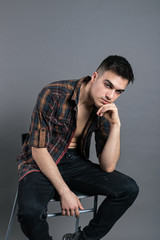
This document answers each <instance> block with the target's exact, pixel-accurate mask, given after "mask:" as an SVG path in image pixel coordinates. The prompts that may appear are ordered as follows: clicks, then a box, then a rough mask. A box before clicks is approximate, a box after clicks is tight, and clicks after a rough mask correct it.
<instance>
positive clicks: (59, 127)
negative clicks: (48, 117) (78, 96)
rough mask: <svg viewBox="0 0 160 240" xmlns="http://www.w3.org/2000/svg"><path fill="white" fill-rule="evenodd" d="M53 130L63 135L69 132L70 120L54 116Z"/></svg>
mask: <svg viewBox="0 0 160 240" xmlns="http://www.w3.org/2000/svg"><path fill="white" fill-rule="evenodd" d="M51 122H52V131H53V133H56V134H57V135H63V134H65V133H68V132H69V129H70V121H69V119H64V118H63V119H60V118H52V121H51Z"/></svg>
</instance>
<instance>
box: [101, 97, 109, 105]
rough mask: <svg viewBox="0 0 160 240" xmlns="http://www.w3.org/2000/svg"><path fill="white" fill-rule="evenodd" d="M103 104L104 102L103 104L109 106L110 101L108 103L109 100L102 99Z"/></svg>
mask: <svg viewBox="0 0 160 240" xmlns="http://www.w3.org/2000/svg"><path fill="white" fill-rule="evenodd" d="M102 102H103V104H108V103H110V102H109V101H107V100H106V99H104V98H102Z"/></svg>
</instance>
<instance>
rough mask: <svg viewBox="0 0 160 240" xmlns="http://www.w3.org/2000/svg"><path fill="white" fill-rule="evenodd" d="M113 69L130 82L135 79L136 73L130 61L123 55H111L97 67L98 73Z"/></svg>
mask: <svg viewBox="0 0 160 240" xmlns="http://www.w3.org/2000/svg"><path fill="white" fill-rule="evenodd" d="M107 70H111V71H113V72H114V73H116V74H117V75H119V76H121V77H123V78H126V79H127V80H128V84H129V83H130V82H132V83H133V81H134V74H133V70H132V67H131V65H130V63H129V62H128V61H127V60H126V59H125V58H124V57H121V56H117V55H111V56H109V57H107V58H105V59H104V60H103V61H102V63H101V64H100V65H99V67H98V68H97V70H96V71H97V72H98V73H100V74H101V73H104V71H107Z"/></svg>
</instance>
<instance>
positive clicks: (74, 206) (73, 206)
mask: <svg viewBox="0 0 160 240" xmlns="http://www.w3.org/2000/svg"><path fill="white" fill-rule="evenodd" d="M60 203H61V209H62V215H63V216H64V215H67V216H74V215H76V217H79V209H81V210H83V209H84V208H83V206H82V204H81V202H80V200H79V198H78V197H77V196H76V195H75V194H74V193H73V192H72V191H70V190H69V191H68V192H67V193H65V194H64V195H63V196H60Z"/></svg>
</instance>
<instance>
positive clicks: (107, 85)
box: [104, 83, 112, 88]
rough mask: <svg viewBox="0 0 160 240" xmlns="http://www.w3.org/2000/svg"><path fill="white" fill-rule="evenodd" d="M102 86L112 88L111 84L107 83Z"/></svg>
mask: <svg viewBox="0 0 160 240" xmlns="http://www.w3.org/2000/svg"><path fill="white" fill-rule="evenodd" d="M104 86H105V87H107V88H112V86H111V84H109V83H104Z"/></svg>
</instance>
